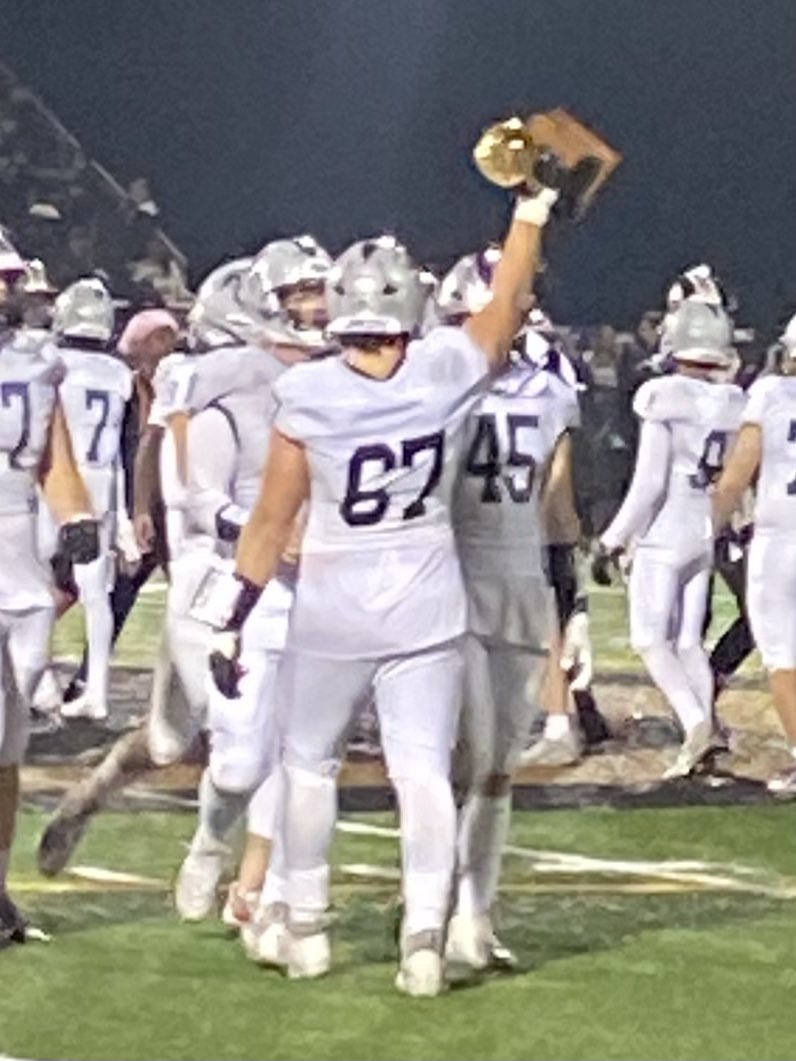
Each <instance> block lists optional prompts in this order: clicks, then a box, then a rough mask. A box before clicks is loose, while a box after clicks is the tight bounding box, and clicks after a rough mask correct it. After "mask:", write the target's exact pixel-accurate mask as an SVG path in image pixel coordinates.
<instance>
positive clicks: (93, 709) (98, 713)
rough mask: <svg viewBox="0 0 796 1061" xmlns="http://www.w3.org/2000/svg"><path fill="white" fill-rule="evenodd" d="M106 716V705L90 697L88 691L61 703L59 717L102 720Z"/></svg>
mask: <svg viewBox="0 0 796 1061" xmlns="http://www.w3.org/2000/svg"><path fill="white" fill-rule="evenodd" d="M107 717H108V705H107V704H104V703H101V702H100V701H98V700H94V699H92V698H91V697H90V696H89V694H88V693H83V695H82V696H78V698H77V699H76V700H70V701H69V702H68V703H66V704H62V705H61V718H90V719H93V721H95V722H104V721H105V719H106V718H107Z"/></svg>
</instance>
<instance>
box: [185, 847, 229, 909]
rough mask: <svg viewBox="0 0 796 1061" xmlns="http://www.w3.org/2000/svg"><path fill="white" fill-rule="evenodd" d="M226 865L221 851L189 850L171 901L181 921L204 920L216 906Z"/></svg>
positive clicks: (224, 854)
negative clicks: (219, 886)
mask: <svg viewBox="0 0 796 1061" xmlns="http://www.w3.org/2000/svg"><path fill="white" fill-rule="evenodd" d="M226 868H227V856H226V853H225V852H223V851H208V852H197V851H189V852H188V855H187V856H186V858H185V861H184V862H183V864H182V865H181V866H180V870H179V873H178V874H177V881H176V883H175V886H174V905H175V906H176V908H177V913H178V914H179V915H180V917H181V918H182V920H183V921H204V920H205V918H208V917H210V916H211V915H212V914H213V913H215V912H216V910H217V909H218V885H219V883H220V881H221V878H222V877H223V875H224V871H225V870H226Z"/></svg>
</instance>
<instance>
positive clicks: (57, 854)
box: [37, 786, 96, 877]
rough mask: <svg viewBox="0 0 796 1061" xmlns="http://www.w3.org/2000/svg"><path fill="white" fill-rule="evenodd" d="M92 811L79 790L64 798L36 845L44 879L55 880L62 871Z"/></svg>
mask: <svg viewBox="0 0 796 1061" xmlns="http://www.w3.org/2000/svg"><path fill="white" fill-rule="evenodd" d="M95 810H96V807H95V805H94V804H93V803H92V801H91V800H90V799H88V798H87V794H86V791H85V789H84V788H83V787H82V786H81V787H78V789H77V790H76V791H75V792H72V793H69V794H67V796H66V797H65V799H64V800H63V801H62V803H61V804H60V806H59V807H58V809H57V810H56V812H55V814H54V815H53V817H52V819H51V820H50V822H49V824H48V825H47V827H46V828H45V830H44V832H43V833H42V837H41V840H40V841H39V849H38V852H37V858H38V864H39V873H41V874H43V875H44V876H45V877H56V876H57V875H58V874H59V873H60V872H61V871H62V870H63V869H64V867H65V866H66V865H67V863H68V862H69V860H70V859H71V857H72V855H73V854H74V851H75V848H76V847H77V845H78V844H79V843H80V841H81V839H82V837H83V833H84V832H85V831H86V828H87V827H88V823H89V821H90V820H91V817H92V815H93V814H94V812H95Z"/></svg>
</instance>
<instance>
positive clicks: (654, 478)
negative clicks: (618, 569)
mask: <svg viewBox="0 0 796 1061" xmlns="http://www.w3.org/2000/svg"><path fill="white" fill-rule="evenodd" d="M671 445H672V440H671V435H670V433H669V429H668V428H667V427H666V425H665V424H661V423H658V422H656V421H654V420H644V421H643V422H642V424H641V435H640V437H639V444H638V453H637V454H636V467H635V470H634V471H633V481H632V482H631V484H630V489H629V490H628V492H627V495H626V496H625V500H624V501H623V502H622V507H621V508H620V509H619V511H618V512H617V514H616V516H615V517H614V519H613V522H612V523H611V525H610V527H608V529H607V530H606V531H605V533H604V534H603V535H602V538H601V541H602V543H603V545H604V546H605V547H606V548H607V549H609V550H613V549H621V548H624V547H625V546H626V545H627V544H628V543H629V541H630V539H631V538H633V537H635V536H636V535H638V534H641V533H643V531H645V530H646V529H647V527H649V525H650V523H651V522H652V519H653V517H654V515H655V512H656V510H657V508H658V505H659V503H660V501H661V498H662V497H663V495H664V494H665V492H666V486H667V482H668V478H669V463H670V453H671Z"/></svg>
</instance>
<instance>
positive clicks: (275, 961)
mask: <svg viewBox="0 0 796 1061" xmlns="http://www.w3.org/2000/svg"><path fill="white" fill-rule="evenodd" d="M287 914H288V908H287V905H286V904H285V903H270V904H269V905H268V906H265V907H263V908H262V909H261V910H258V911H257V914H256V916H255V917H254V919H253V920H252V921H249V922H248V923H247V924H244V925H243V926H242V927H241V933H240V938H241V942H242V943H243V949H244V951H245V952H246V957H247V958H249V959H250V960H251V961H253V962H256V963H257V964H258V965H270V966H274V967H275V968H278V969H281V968H284V967H285V966H286V965H287V964H288V941H289V938H290V937H289V935H288V930H287Z"/></svg>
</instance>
